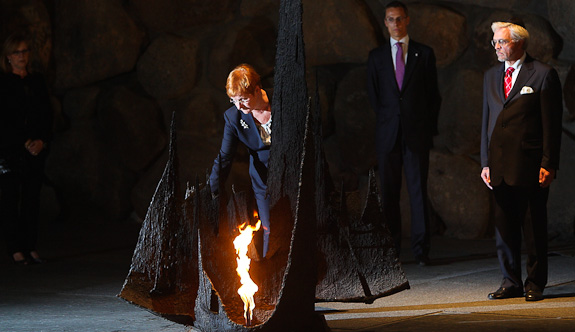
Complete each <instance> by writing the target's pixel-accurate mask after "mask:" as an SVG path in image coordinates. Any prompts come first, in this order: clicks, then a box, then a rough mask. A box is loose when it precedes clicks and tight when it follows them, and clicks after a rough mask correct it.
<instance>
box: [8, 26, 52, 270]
mask: <svg viewBox="0 0 575 332" xmlns="http://www.w3.org/2000/svg"><path fill="white" fill-rule="evenodd" d="M29 45H30V43H29V42H28V41H27V39H26V37H25V36H24V35H21V34H14V35H11V36H10V37H8V38H7V39H6V41H5V42H4V47H3V49H2V60H1V61H0V69H1V70H0V216H1V217H0V224H1V226H2V233H3V234H4V239H5V242H6V245H7V248H6V249H7V252H8V254H9V255H11V257H12V259H13V260H14V262H15V263H18V264H34V263H42V262H43V260H42V259H41V258H40V256H39V254H38V252H37V251H36V242H37V237H38V217H39V205H40V189H41V187H42V182H43V178H44V162H45V160H46V154H47V151H46V150H47V145H48V142H49V140H50V137H51V133H52V109H51V104H50V98H49V95H48V90H47V87H46V84H45V81H44V78H43V77H42V75H39V74H36V73H32V72H31V70H30V48H29Z"/></svg>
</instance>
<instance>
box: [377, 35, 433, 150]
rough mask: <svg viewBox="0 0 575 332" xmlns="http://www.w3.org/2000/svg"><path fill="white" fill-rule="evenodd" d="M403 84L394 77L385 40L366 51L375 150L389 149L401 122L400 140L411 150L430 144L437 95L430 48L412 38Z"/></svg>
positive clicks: (389, 49) (389, 52) (388, 46)
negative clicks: (373, 114) (374, 119)
mask: <svg viewBox="0 0 575 332" xmlns="http://www.w3.org/2000/svg"><path fill="white" fill-rule="evenodd" d="M407 52H408V53H407V64H406V67H405V76H404V79H403V87H402V89H401V90H400V89H399V87H398V86H397V81H396V80H395V69H394V67H393V59H392V57H391V45H390V43H389V40H388V41H387V42H386V43H385V45H383V46H381V47H378V48H376V49H374V50H372V51H371V52H370V53H369V59H368V66H367V75H368V79H367V81H368V82H367V85H368V89H367V91H368V94H369V101H370V103H371V106H372V108H373V109H374V110H375V113H376V117H377V126H376V128H377V133H376V144H377V149H378V153H382V152H383V153H386V152H389V151H391V149H392V148H393V146H394V144H395V139H396V137H397V133H398V130H399V126H400V124H401V130H402V136H403V140H404V142H405V143H406V144H407V145H408V146H409V147H410V148H411V149H412V150H413V151H421V150H425V149H430V148H431V147H432V146H433V137H432V136H433V135H436V134H437V117H438V113H439V107H440V105H441V96H440V95H439V89H438V86H437V69H436V67H435V54H434V53H433V49H431V48H430V47H428V46H425V45H423V44H420V43H418V42H416V41H414V40H412V39H410V41H409V47H408V51H407Z"/></svg>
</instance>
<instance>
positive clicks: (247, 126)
mask: <svg viewBox="0 0 575 332" xmlns="http://www.w3.org/2000/svg"><path fill="white" fill-rule="evenodd" d="M239 112H240V116H241V120H240V127H239V130H240V131H241V132H242V134H243V136H244V138H245V140H246V141H248V142H249V145H250V147H251V148H252V149H254V150H255V149H257V148H259V147H260V145H262V144H263V142H262V140H261V139H260V132H259V130H258V127H257V126H256V122H255V120H254V117H253V116H252V115H251V114H244V112H242V111H239Z"/></svg>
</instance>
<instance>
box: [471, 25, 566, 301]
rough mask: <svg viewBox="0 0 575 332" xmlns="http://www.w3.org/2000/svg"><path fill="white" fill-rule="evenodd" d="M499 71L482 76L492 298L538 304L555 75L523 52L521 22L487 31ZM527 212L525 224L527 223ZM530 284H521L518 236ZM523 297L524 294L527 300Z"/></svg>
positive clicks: (554, 133)
mask: <svg viewBox="0 0 575 332" xmlns="http://www.w3.org/2000/svg"><path fill="white" fill-rule="evenodd" d="M491 28H492V30H493V39H492V41H491V45H493V47H494V48H495V54H496V55H497V59H498V60H499V61H500V62H503V64H500V65H497V66H495V67H493V68H491V69H490V70H488V71H487V72H486V73H485V77H484V82H483V124H482V131H481V166H482V168H483V169H482V171H481V178H482V179H483V181H484V182H485V185H487V187H488V188H489V189H491V190H493V195H494V198H495V206H494V220H495V237H496V246H497V256H498V258H499V263H500V268H501V272H502V274H503V280H502V282H501V286H500V288H499V289H498V290H496V291H495V292H493V293H490V294H489V295H488V298H489V299H492V300H495V299H505V298H512V297H522V296H525V300H526V301H539V300H542V299H543V289H544V288H545V285H546V284H547V198H548V196H549V184H550V183H551V182H552V181H553V180H554V179H555V171H556V170H557V169H558V168H559V151H560V144H561V117H562V113H563V102H562V100H561V98H562V93H561V83H560V81H559V77H558V75H557V72H556V71H555V69H553V68H552V67H551V66H548V65H546V64H544V63H541V62H539V61H537V60H534V59H533V58H531V57H530V56H529V55H528V54H527V53H526V52H525V49H526V48H527V44H528V41H529V33H528V32H527V30H526V29H525V25H524V24H523V22H522V21H521V20H518V19H512V20H509V21H506V22H494V23H493V24H492V25H491ZM527 211H529V212H530V218H527V219H526V218H525V217H526V213H527ZM522 231H523V237H524V239H525V247H526V249H527V264H526V265H527V278H526V279H525V282H523V281H522V277H521V234H522ZM524 291H525V293H524Z"/></svg>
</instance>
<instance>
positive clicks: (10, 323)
mask: <svg viewBox="0 0 575 332" xmlns="http://www.w3.org/2000/svg"><path fill="white" fill-rule="evenodd" d="M138 228H139V225H138V224H135V223H121V224H116V225H98V224H96V223H95V222H90V221H86V222H82V223H77V224H52V225H49V226H48V227H45V229H43V231H42V234H41V243H40V248H41V249H42V250H41V252H42V253H43V254H44V256H45V258H47V259H48V262H47V263H46V264H43V265H36V266H15V265H14V264H12V263H11V262H10V261H9V259H8V258H7V257H2V258H1V259H0V331H1V332H76V331H82V332H132V331H133V332H148V331H149V332H187V331H190V330H193V329H191V328H190V327H186V326H183V325H179V324H176V323H173V322H171V321H168V320H165V319H163V318H161V317H158V316H156V315H154V314H151V313H150V312H148V311H146V310H143V309H141V308H139V307H136V306H133V305H131V304H128V303H126V302H125V301H123V300H121V299H120V298H118V297H117V296H116V295H117V294H118V293H119V291H120V289H121V287H122V284H123V282H124V278H125V277H126V274H127V272H128V269H129V267H130V261H131V256H132V250H133V248H134V245H135V243H136V240H137V234H138ZM0 245H2V244H1V243H0ZM493 253H494V243H493V241H492V240H474V241H462V240H453V239H448V238H444V237H434V238H433V239H432V251H431V257H432V259H433V260H434V264H433V265H432V266H427V267H420V266H418V265H416V264H414V262H413V261H412V258H411V257H410V255H411V254H410V253H409V249H407V248H405V250H403V254H402V257H401V258H402V261H403V262H404V264H403V267H404V270H405V272H406V275H407V277H408V279H409V281H410V284H411V289H409V290H406V291H403V292H400V293H398V294H394V295H391V296H389V297H386V298H382V299H379V300H377V301H376V302H375V303H373V304H371V305H366V304H358V303H318V304H317V305H316V311H317V312H318V313H320V314H322V315H324V316H325V318H326V320H327V323H328V325H329V327H330V328H331V330H332V331H333V332H346V331H364V332H368V331H369V332H379V331H425V332H432V331H466V332H471V331H486V330H490V331H575V244H574V243H570V244H565V243H551V248H550V253H549V255H550V257H549V259H550V261H549V262H550V268H549V284H548V287H547V289H546V290H545V299H544V300H543V301H540V302H525V300H524V299H522V298H516V299H508V300H498V301H489V300H487V293H489V292H490V291H493V290H495V289H496V288H497V286H498V284H499V281H500V273H499V269H498V263H497V258H496V257H495V256H494V255H493ZM302 332H306V331H302Z"/></svg>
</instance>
